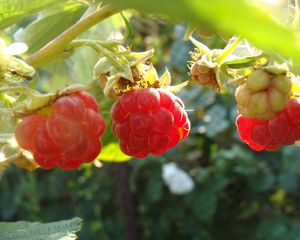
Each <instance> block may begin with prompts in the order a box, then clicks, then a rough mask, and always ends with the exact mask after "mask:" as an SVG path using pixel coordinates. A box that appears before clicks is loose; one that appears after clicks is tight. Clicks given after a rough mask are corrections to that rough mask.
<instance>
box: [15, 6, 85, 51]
mask: <svg viewBox="0 0 300 240" xmlns="http://www.w3.org/2000/svg"><path fill="white" fill-rule="evenodd" d="M87 7H88V5H87V4H85V3H84V2H70V3H66V4H64V5H58V6H55V7H52V8H49V9H47V10H45V11H43V12H42V13H41V14H39V16H38V18H37V20H35V21H34V22H32V23H31V24H30V25H29V26H27V27H26V28H25V29H24V30H21V32H18V41H21V42H25V43H26V44H27V46H28V48H29V49H28V53H29V54H30V53H33V52H35V51H37V50H39V49H40V48H42V47H43V46H44V45H46V44H47V43H48V42H50V41H51V40H52V39H54V38H55V37H56V36H58V35H59V34H60V33H62V32H63V31H64V30H66V29H67V28H68V27H70V26H71V25H72V24H74V23H75V22H76V21H77V20H78V19H79V18H80V17H81V16H82V15H83V13H84V12H85V11H86V9H87Z"/></svg>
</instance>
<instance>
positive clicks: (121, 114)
mask: <svg viewBox="0 0 300 240" xmlns="http://www.w3.org/2000/svg"><path fill="white" fill-rule="evenodd" d="M111 116H112V129H113V133H114V134H115V136H116V137H117V138H118V139H119V140H120V149H121V150H122V151H123V152H124V153H125V154H127V155H129V156H133V157H136V158H143V157H146V156H147V155H148V154H150V153H151V154H154V155H158V154H162V153H164V152H165V151H167V150H168V149H169V148H171V147H173V146H175V145H176V144H177V143H178V142H179V141H180V140H183V139H184V138H185V137H186V136H187V135H188V133H189V131H190V121H189V119H188V116H187V114H186V112H185V110H184V105H183V103H182V101H181V100H180V99H179V98H178V97H176V96H175V95H174V94H172V93H171V92H169V91H167V90H165V89H156V88H144V89H139V90H137V89H133V90H130V91H129V92H126V93H124V94H123V95H122V96H121V97H120V98H119V100H117V101H116V102H115V104H114V105H113V107H112V109H111Z"/></svg>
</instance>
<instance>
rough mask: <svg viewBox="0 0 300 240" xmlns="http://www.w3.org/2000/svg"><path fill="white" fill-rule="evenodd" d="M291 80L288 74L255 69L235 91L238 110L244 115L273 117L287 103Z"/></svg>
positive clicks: (265, 118)
mask: <svg viewBox="0 0 300 240" xmlns="http://www.w3.org/2000/svg"><path fill="white" fill-rule="evenodd" d="M290 92H291V80H290V78H289V77H287V76H286V75H284V74H282V75H274V74H269V73H267V72H265V71H263V70H255V71H253V72H252V73H251V74H250V75H249V77H248V78H247V80H246V82H245V83H243V84H241V85H240V86H239V87H238V88H237V89H236V93H235V98H236V101H237V109H238V112H239V113H240V114H241V115H243V116H244V117H249V118H256V119H263V120H267V119H271V118H273V117H274V116H275V114H276V112H278V111H281V110H282V109H284V107H285V106H286V105H287V103H288V100H289V98H290V95H291V93H290Z"/></svg>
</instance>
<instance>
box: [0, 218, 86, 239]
mask: <svg viewBox="0 0 300 240" xmlns="http://www.w3.org/2000/svg"><path fill="white" fill-rule="evenodd" d="M81 225H82V220H81V219H80V218H73V219H71V220H65V221H58V222H51V223H39V222H34V223H30V222H24V221H22V222H13V223H12V222H0V239H1V240H8V239H20V240H42V239H57V240H75V239H77V236H76V235H75V234H74V233H76V232H78V231H79V230H80V229H81Z"/></svg>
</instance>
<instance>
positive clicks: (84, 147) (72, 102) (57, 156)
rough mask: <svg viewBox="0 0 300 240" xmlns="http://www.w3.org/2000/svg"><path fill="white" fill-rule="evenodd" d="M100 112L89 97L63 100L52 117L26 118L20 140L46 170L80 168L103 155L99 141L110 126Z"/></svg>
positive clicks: (18, 135) (79, 95)
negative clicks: (107, 125) (57, 167)
mask: <svg viewBox="0 0 300 240" xmlns="http://www.w3.org/2000/svg"><path fill="white" fill-rule="evenodd" d="M98 110H99V106H98V103H97V102H96V101H95V99H94V98H93V96H92V95H90V94H89V93H86V92H78V93H74V94H71V95H67V96H62V97H60V98H58V99H57V100H56V101H55V102H54V103H53V104H52V106H51V107H50V110H49V111H48V112H50V113H49V115H43V113H36V114H33V115H30V116H28V117H26V118H24V119H23V121H22V122H21V123H20V124H18V126H17V128H16V131H15V137H16V140H17V142H18V144H19V146H20V147H21V148H23V149H26V150H28V151H30V152H31V153H32V155H33V157H34V160H35V161H36V163H37V164H39V165H40V166H41V167H42V168H45V169H51V168H54V167H56V166H59V167H60V168H62V169H65V170H69V169H75V168H78V167H80V165H81V164H82V163H87V162H91V161H93V160H94V159H95V158H96V157H97V155H98V154H99V153H100V151H101V148H102V145H101V141H100V140H99V138H100V137H101V136H102V135H103V133H104V131H105V127H106V124H105V121H104V119H103V117H102V116H101V115H99V114H98ZM29 136H30V137H29Z"/></svg>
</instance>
